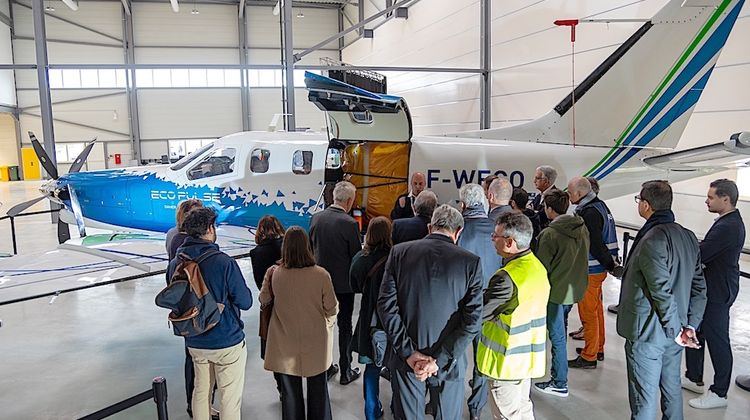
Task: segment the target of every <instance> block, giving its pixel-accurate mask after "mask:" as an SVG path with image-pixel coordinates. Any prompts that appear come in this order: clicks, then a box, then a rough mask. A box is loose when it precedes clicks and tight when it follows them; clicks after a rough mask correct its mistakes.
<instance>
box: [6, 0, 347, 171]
mask: <svg viewBox="0 0 750 420" xmlns="http://www.w3.org/2000/svg"><path fill="white" fill-rule="evenodd" d="M6 1H7V0H6ZM51 4H52V5H53V6H54V8H55V11H54V12H48V13H47V18H46V25H47V38H48V55H49V62H50V64H51V65H54V64H124V63H125V54H124V49H123V46H122V41H121V40H122V37H123V12H122V5H121V3H120V2H114V1H85V2H80V3H79V9H78V11H72V10H70V9H68V8H67V7H66V6H65V5H63V4H62V3H60V2H56V1H53V2H51ZM12 6H13V18H14V26H15V32H16V37H15V39H14V40H13V48H14V52H15V63H16V64H24V63H25V64H33V63H35V55H34V54H35V52H34V40H33V36H34V33H33V22H32V14H31V9H30V1H29V0H18V1H14V2H13V3H12ZM181 6H182V7H181V8H180V12H179V13H174V12H172V10H171V9H170V7H169V4H168V3H146V2H133V3H131V7H132V19H133V35H134V45H135V49H134V51H135V62H136V63H137V64H160V65H161V64H165V65H167V64H190V65H200V64H211V65H217V64H226V65H238V64H239V63H240V50H239V30H240V29H239V24H238V10H237V6H236V5H228V4H195V5H193V4H190V3H182V4H181ZM193 7H195V8H196V9H197V10H198V11H199V14H192V13H191V9H192V8H193ZM271 10H272V8H271V7H259V6H247V7H246V15H247V38H246V39H247V45H248V57H249V64H251V65H252V64H279V63H280V50H279V45H280V35H279V31H280V29H279V22H278V17H277V16H273V15H272V13H271ZM300 12H302V13H303V14H304V16H305V17H304V18H297V19H295V21H294V42H295V49H296V50H301V49H304V48H306V47H309V46H312V45H313V44H315V43H317V42H318V41H320V40H322V39H324V38H326V37H328V36H330V35H332V34H334V33H336V32H338V18H337V14H336V10H335V9H311V8H301V9H296V8H295V10H294V15H297V14H298V13H300ZM61 19H64V20H67V21H69V22H65V21H63V20H61ZM70 22H73V23H75V24H80V25H84V26H86V27H88V28H90V29H93V31H92V30H87V29H83V28H80V27H78V26H76V25H74V24H71V23H70ZM1 29H2V28H0V48H1V46H2V31H1ZM94 31H95V32H94ZM80 43H86V44H87V45H83V44H80ZM89 44H96V45H89ZM0 51H1V49H0ZM321 57H331V58H336V59H338V45H337V44H336V43H335V42H334V43H332V45H330V46H326V47H325V49H324V50H321V51H316V52H315V53H313V54H310V55H309V56H308V57H306V58H305V60H303V61H302V63H304V64H319V59H320V58H321ZM0 58H1V55H0ZM15 73H16V80H17V90H18V92H17V93H18V105H19V107H20V108H21V110H22V115H21V118H20V120H21V128H22V133H26V131H28V130H32V131H35V132H36V133H37V134H38V136H39V137H41V119H40V118H39V108H38V105H39V94H38V89H37V80H36V72H35V70H16V72H15ZM100 77H101V76H100ZM118 77H119V76H118ZM155 77H156V75H155ZM0 80H1V79H0ZM138 80H139V78H138V76H137V77H136V82H137V83H138ZM138 84H139V85H140V84H141V83H138ZM227 85H228V86H221V87H216V86H214V87H208V86H205V87H138V88H137V99H138V111H139V119H140V134H141V151H142V156H141V158H142V159H159V158H161V156H162V155H166V154H168V152H169V146H168V144H169V140H179V139H211V138H217V137H221V136H224V135H227V134H231V133H234V132H238V131H242V107H241V96H240V95H241V90H240V89H239V87H238V85H237V86H234V85H231V84H230V83H227ZM296 91H297V92H296V95H295V98H296V99H297V101H296V111H297V126H298V127H310V128H312V129H315V130H319V129H320V128H321V127H323V126H324V125H325V121H324V119H323V115H322V113H321V112H320V111H319V110H318V109H317V108H315V107H314V106H313V105H312V104H310V103H308V102H307V97H306V93H305V91H304V90H303V89H296ZM249 92H250V93H249V104H250V105H249V109H250V111H249V112H250V124H251V125H250V128H251V129H252V130H266V129H267V128H268V124H269V122H270V121H271V119H272V117H273V115H274V114H275V113H281V109H282V104H281V88H280V87H278V86H271V87H251V88H250V89H249ZM51 97H52V101H53V116H54V118H55V137H56V143H58V144H60V143H66V142H81V141H86V140H89V139H91V138H93V137H97V138H98V141H100V142H102V143H104V146H103V147H100V148H97V149H95V150H94V151H93V152H92V155H91V157H90V158H89V169H94V168H96V167H99V166H101V167H105V166H106V167H116V166H117V165H115V163H114V159H113V157H114V154H120V155H121V160H122V164H121V166H125V165H127V164H128V163H129V160H130V159H131V152H130V133H129V131H130V129H129V120H128V118H129V112H128V103H127V95H126V92H125V89H124V85H123V86H122V87H120V86H118V87H116V88H99V87H97V88H92V87H81V88H73V89H70V88H65V89H52V90H51ZM0 102H1V101H0ZM23 141H24V142H28V141H29V139H28V137H27V136H26V135H24V136H23ZM97 154H98V156H97ZM95 161H99V162H101V165H99V164H93V167H92V163H93V162H95ZM105 162H106V163H105ZM60 166H61V170H62V171H65V170H67V166H69V165H66V164H61V165H60Z"/></svg>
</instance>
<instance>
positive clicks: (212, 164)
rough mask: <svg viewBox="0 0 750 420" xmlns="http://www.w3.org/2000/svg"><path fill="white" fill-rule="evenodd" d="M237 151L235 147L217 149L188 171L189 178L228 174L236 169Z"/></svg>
mask: <svg viewBox="0 0 750 420" xmlns="http://www.w3.org/2000/svg"><path fill="white" fill-rule="evenodd" d="M236 154H237V151H236V150H235V149H233V148H223V149H216V150H214V151H213V152H212V153H211V154H210V155H208V156H206V157H205V158H204V159H203V160H201V161H200V162H198V163H197V164H196V165H195V166H193V167H192V168H190V170H189V171H188V174H187V175H188V179H191V180H192V179H202V178H210V177H213V176H219V175H226V174H230V173H232V172H233V171H234V158H235V156H236Z"/></svg>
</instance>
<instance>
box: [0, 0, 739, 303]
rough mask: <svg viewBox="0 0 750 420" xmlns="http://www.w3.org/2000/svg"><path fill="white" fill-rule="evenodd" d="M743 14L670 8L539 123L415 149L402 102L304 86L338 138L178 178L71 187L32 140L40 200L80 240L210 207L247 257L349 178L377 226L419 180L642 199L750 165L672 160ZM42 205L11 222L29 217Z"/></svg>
mask: <svg viewBox="0 0 750 420" xmlns="http://www.w3.org/2000/svg"><path fill="white" fill-rule="evenodd" d="M743 4H744V0H701V1H690V0H688V1H684V0H673V1H669V2H668V3H667V4H666V5H665V6H664V7H663V8H662V9H661V10H660V11H659V12H658V13H657V14H656V15H655V16H653V17H652V18H651V19H650V20H649V21H647V22H645V23H644V24H643V26H641V27H640V28H639V29H638V30H637V31H636V32H635V33H634V34H633V35H632V36H631V37H630V38H628V39H627V40H626V41H625V42H624V43H623V44H622V45H621V46H620V47H619V48H618V49H617V50H616V51H615V52H613V53H612V54H611V55H610V56H609V57H607V59H606V60H605V61H604V62H602V63H601V64H600V65H599V66H598V67H597V68H596V69H595V70H594V71H593V72H592V73H591V74H590V75H589V76H588V77H587V78H586V79H585V80H583V81H582V82H581V83H580V84H579V85H578V86H576V87H575V89H574V91H573V92H571V93H570V94H568V95H567V96H566V97H565V98H563V99H562V100H561V101H560V103H559V104H557V106H555V107H554V108H553V109H552V110H550V111H549V113H547V114H546V115H544V116H542V117H540V118H539V119H537V120H534V121H531V122H528V123H523V124H520V125H516V126H511V127H503V128H496V129H488V130H480V131H474V132H465V133H457V134H450V135H444V136H431V137H415V136H413V129H412V121H411V115H410V112H409V108H408V106H407V103H406V101H405V99H404V98H402V97H398V96H391V95H384V94H376V93H372V92H368V91H365V90H363V89H360V88H357V87H355V86H351V85H347V84H345V83H342V82H339V81H336V80H333V79H330V78H327V77H324V76H320V75H316V74H312V73H306V75H305V76H306V77H305V83H306V85H307V88H308V90H309V100H310V101H312V102H313V103H315V104H316V105H317V106H318V107H319V108H320V109H321V110H323V111H324V112H325V113H326V115H327V121H328V125H329V129H328V133H291V132H245V133H237V134H232V135H229V136H226V137H222V138H220V139H218V140H216V141H215V142H214V143H212V144H210V145H207V146H205V147H203V148H202V149H200V150H198V151H196V152H194V153H192V154H190V155H188V156H186V157H185V158H183V159H181V160H180V161H178V162H176V163H174V164H172V165H163V166H145V167H134V168H126V169H117V170H104V171H92V172H78V170H79V169H80V166H81V165H82V162H80V163H76V164H74V166H73V170H71V171H70V173H68V174H65V175H62V176H59V177H57V174H56V171H55V169H54V167H52V165H50V164H49V159H48V158H47V157H46V155H45V154H44V151H43V150H42V148H41V146H39V144H38V142H37V141H35V139H34V138H32V140H34V144H35V148H36V149H37V151H38V154H39V156H40V160H41V161H42V164H43V165H44V167H45V169H46V170H47V172H48V174H49V175H51V176H52V177H53V178H56V179H53V180H51V181H49V182H48V183H46V184H44V185H43V187H42V192H43V194H44V197H47V198H49V199H51V200H53V201H56V202H58V203H60V204H61V205H62V206H63V207H64V209H63V211H62V212H61V218H63V219H64V220H66V221H68V222H70V223H75V224H77V225H78V227H79V230H80V231H81V233H82V234H84V233H85V230H84V227H85V226H90V227H97V228H106V229H111V230H115V231H128V232H134V231H146V232H162V233H163V232H165V231H166V230H167V229H169V228H170V227H172V226H173V224H174V212H175V208H176V207H177V205H178V203H179V202H180V201H182V200H184V199H187V198H198V199H200V200H203V202H204V203H205V204H206V205H210V206H212V207H214V208H215V209H216V210H217V212H218V214H219V217H218V223H219V224H221V225H222V226H223V227H224V228H225V229H229V230H231V229H233V227H234V228H237V229H240V228H241V229H242V231H243V232H244V235H242V234H240V233H238V232H240V231H238V230H235V231H233V232H232V233H231V234H230V235H228V236H229V237H230V238H232V239H231V240H233V241H235V242H234V243H235V244H237V243H238V242H237V241H249V240H250V239H251V238H249V235H248V234H247V232H246V231H244V230H245V229H247V228H253V227H254V226H255V224H256V223H257V221H258V220H259V219H260V218H261V217H262V216H264V215H266V214H272V215H274V216H276V217H277V218H279V220H281V222H282V223H283V224H284V225H285V226H290V225H301V226H307V224H308V221H309V219H310V217H311V215H312V214H314V213H315V212H317V211H319V210H320V209H322V208H323V190H324V184H325V181H326V177H327V175H328V176H330V175H331V174H336V173H341V172H348V173H350V174H353V177H352V181H353V182H354V183H355V184H356V185H357V186H358V187H359V188H358V191H359V193H358V202H359V204H360V206H361V207H363V208H364V209H365V211H366V213H367V215H368V216H376V215H387V214H388V213H389V211H390V209H391V207H392V205H393V202H394V200H395V199H396V197H397V196H398V195H399V194H402V193H404V192H405V191H406V189H407V179H408V175H409V174H410V173H413V172H422V173H424V174H425V175H426V177H427V188H429V189H431V190H433V191H435V192H436V193H437V195H438V197H439V199H440V201H443V202H446V201H451V200H453V199H455V198H457V190H458V188H460V187H461V186H462V185H463V184H465V183H471V182H475V183H476V182H481V181H482V179H483V178H484V177H486V176H488V175H489V174H500V175H504V176H507V177H508V178H509V180H510V181H511V183H512V184H513V185H514V186H515V187H523V188H525V189H526V190H527V191H531V190H533V186H532V179H533V175H534V171H535V168H536V167H537V166H539V165H542V164H546V165H552V166H554V167H556V168H557V169H558V172H559V175H558V177H559V180H560V181H558V182H559V185H563V184H564V183H565V182H567V180H568V179H570V178H572V177H573V176H577V175H586V176H594V177H596V178H597V179H598V180H599V181H600V184H601V194H600V195H601V196H602V197H603V198H610V197H618V196H623V195H625V194H628V193H632V192H637V191H638V189H639V188H640V185H641V183H642V182H643V181H646V180H649V179H667V180H670V181H672V182H677V181H683V180H687V179H691V178H695V177H699V176H704V175H708V174H712V173H715V172H719V171H723V170H726V169H728V168H731V167H736V166H737V165H740V164H745V163H746V162H747V161H748V160H750V133H738V134H735V135H731V137H730V136H729V134H731V133H727V138H726V140H725V141H722V142H718V143H716V144H711V145H708V146H703V147H699V148H696V149H689V150H682V151H678V152H675V151H672V150H673V149H674V148H675V147H676V146H677V144H678V142H679V140H680V137H681V136H682V133H683V131H684V129H685V126H686V125H687V122H688V119H689V118H690V115H691V114H692V111H693V109H694V107H695V105H696V103H697V101H698V99H699V98H700V95H701V93H702V91H703V89H704V88H705V86H706V83H707V82H708V80H709V78H710V76H711V72H712V70H713V68H714V66H715V64H716V62H717V60H718V58H719V54H720V53H721V49H722V47H723V46H724V44H725V43H726V40H727V38H728V37H729V34H730V33H731V31H732V28H733V26H734V24H735V21H736V19H737V17H738V14H739V12H740V10H741V9H742V6H743ZM573 114H575V115H576V116H577V117H576V118H575V119H574V117H573ZM574 121H575V122H574ZM574 125H575V133H576V134H575V138H573V136H572V135H571V133H572V132H573V128H574V127H573V126H574ZM88 150H89V149H86V150H84V152H83V153H82V156H81V160H83V159H85V156H86V154H87V153H88ZM341 165H343V168H342V167H341ZM40 199H41V198H40ZM37 200H39V199H37ZM37 200H32V202H28V203H24V204H21V205H19V206H16V207H15V208H14V209H11V211H12V212H15V213H16V214H17V213H19V212H21V211H23V210H24V209H25V208H27V207H28V206H29V205H31V204H33V202H36V201H37ZM9 213H10V212H9ZM149 238H151V239H153V237H149ZM243 238H244V239H243ZM69 242H70V241H69ZM152 242H153V241H152ZM68 245H69V247H72V246H78V245H74V244H70V243H69V244H68ZM141 245H142V244H141ZM97 246H98V247H107V246H109V247H110V248H111V247H113V246H114V245H111V244H110V245H106V244H104V245H102V244H100V245H97ZM117 246H120V247H126V246H127V245H124V244H123V243H122V242H118V245H117ZM242 246H243V247H250V246H252V243H251V242H250V243H244V242H243V245H242ZM137 249H139V248H138V246H134V248H133V249H131V250H129V251H128V252H130V253H134V254H136V255H138V256H139V257H136V258H142V259H148V258H150V257H151V258H153V256H154V255H156V254H148V253H144V252H143V251H142V250H141V251H135V250H137ZM153 252H156V251H155V250H154V251H153ZM159 252H161V253H162V254H163V244H162V249H159ZM99 257H102V256H101V255H100V256H99ZM120 257H123V258H126V257H127V255H126V254H121V255H120ZM21 258H22V256H19V257H13V258H9V259H6V260H5V261H2V262H0V302H2V301H3V300H4V299H3V298H2V296H3V294H4V293H5V292H4V290H6V291H7V288H8V287H9V286H13V285H17V284H20V283H21V282H23V281H25V280H24V279H23V277H25V278H26V279H29V278H36V277H35V275H32V274H28V275H25V276H21V275H18V273H19V272H21V271H22V270H29V271H28V273H32V271H33V270H40V269H41V268H40V264H41V263H40V262H39V261H38V260H37V261H33V260H31V259H28V258H27V259H24V260H23V261H21V260H20V259H21ZM106 263H107V264H110V265H111V261H107V262H106ZM120 264H125V263H124V262H122V261H121V262H120ZM164 264H165V263H164V261H158V262H154V264H153V266H154V267H157V266H163V265H164ZM125 266H127V264H125ZM20 267H23V268H20ZM11 268H12V269H11ZM130 268H132V267H130ZM9 270H11V271H9ZM12 270H21V271H12ZM38 275H40V274H39V273H37V274H36V276H38ZM76 275H77V274H73V275H72V276H71V278H75V277H76ZM118 275H119V274H118ZM87 276H89V277H92V278H93V280H91V281H93V282H96V281H99V280H97V279H98V277H96V275H92V274H90V273H89V274H87ZM109 277H110V278H111V277H112V275H111V274H110V275H109ZM54 287H61V286H54Z"/></svg>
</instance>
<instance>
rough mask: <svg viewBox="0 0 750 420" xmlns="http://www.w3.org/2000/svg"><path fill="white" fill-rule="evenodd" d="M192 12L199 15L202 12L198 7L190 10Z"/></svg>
mask: <svg viewBox="0 0 750 420" xmlns="http://www.w3.org/2000/svg"><path fill="white" fill-rule="evenodd" d="M190 14H191V15H199V14H201V12H199V11H198V9H193V10H191V11H190Z"/></svg>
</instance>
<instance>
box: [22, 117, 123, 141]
mask: <svg viewBox="0 0 750 420" xmlns="http://www.w3.org/2000/svg"><path fill="white" fill-rule="evenodd" d="M29 112H30V114H26V113H23V114H21V119H20V121H21V138H22V141H23V142H25V143H28V141H29V139H28V136H27V135H26V132H28V131H33V132H34V133H36V135H37V137H38V138H39V139H40V140H41V138H42V119H41V118H40V117H39V116H38V112H34V111H33V110H32V111H29ZM32 114H34V115H32ZM53 115H54V114H53ZM54 124H55V141H60V142H80V141H88V140H91V139H92V138H94V137H96V138H97V139H98V140H99V141H102V142H106V141H112V140H126V139H127V138H128V136H127V134H115V133H111V132H107V131H101V130H97V129H94V128H88V127H80V126H78V125H73V124H67V123H64V122H61V121H55V122H54Z"/></svg>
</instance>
